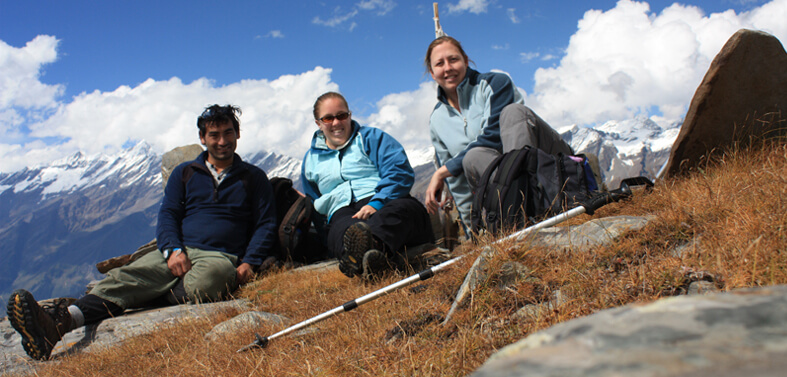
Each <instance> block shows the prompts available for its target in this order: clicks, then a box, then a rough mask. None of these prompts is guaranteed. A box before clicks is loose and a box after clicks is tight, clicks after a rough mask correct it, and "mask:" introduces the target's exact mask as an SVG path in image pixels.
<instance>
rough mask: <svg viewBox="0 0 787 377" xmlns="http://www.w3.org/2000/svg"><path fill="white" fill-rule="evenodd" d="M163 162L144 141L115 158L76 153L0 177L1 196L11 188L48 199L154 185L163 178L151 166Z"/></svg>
mask: <svg viewBox="0 0 787 377" xmlns="http://www.w3.org/2000/svg"><path fill="white" fill-rule="evenodd" d="M160 160H161V159H160V157H159V156H157V155H156V154H155V153H153V151H152V148H151V147H150V145H148V144H147V143H146V142H144V141H142V142H139V143H137V144H136V145H135V146H134V147H132V148H129V149H126V150H123V151H120V152H118V153H116V154H114V155H105V154H96V155H90V156H87V155H85V154H84V153H82V152H76V153H74V154H73V155H71V156H69V157H65V158H62V159H60V160H56V161H54V162H52V163H50V164H47V165H39V166H36V167H34V168H32V169H25V170H22V171H20V172H17V173H14V174H11V175H7V176H0V193H2V192H3V191H5V190H8V189H12V190H13V192H14V193H23V192H40V194H41V195H42V196H43V197H46V196H49V195H54V194H58V193H68V192H72V191H74V190H78V189H83V188H87V187H92V186H97V185H110V186H114V187H123V186H128V185H130V184H133V183H134V182H136V181H137V180H140V179H146V180H149V181H150V182H149V184H155V183H156V181H157V180H158V181H159V182H160V180H161V178H160V175H159V174H158V173H157V172H156V170H157V169H151V166H152V165H153V166H155V165H159V164H160ZM151 171H153V173H151Z"/></svg>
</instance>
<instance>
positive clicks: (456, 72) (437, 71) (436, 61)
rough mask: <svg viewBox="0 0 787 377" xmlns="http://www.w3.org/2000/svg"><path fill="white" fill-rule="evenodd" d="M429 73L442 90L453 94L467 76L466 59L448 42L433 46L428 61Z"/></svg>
mask: <svg viewBox="0 0 787 377" xmlns="http://www.w3.org/2000/svg"><path fill="white" fill-rule="evenodd" d="M429 60H430V61H429V73H431V74H432V78H433V79H434V81H436V82H437V85H440V87H441V88H443V90H445V91H446V92H448V93H449V95H450V94H451V93H455V92H456V87H457V86H459V83H461V82H462V80H464V79H465V74H467V59H466V58H465V57H464V56H463V55H462V52H461V51H460V50H459V48H457V47H456V46H454V45H453V44H452V43H450V42H443V43H440V44H439V45H437V46H434V48H433V49H432V53H431V55H430V59H429Z"/></svg>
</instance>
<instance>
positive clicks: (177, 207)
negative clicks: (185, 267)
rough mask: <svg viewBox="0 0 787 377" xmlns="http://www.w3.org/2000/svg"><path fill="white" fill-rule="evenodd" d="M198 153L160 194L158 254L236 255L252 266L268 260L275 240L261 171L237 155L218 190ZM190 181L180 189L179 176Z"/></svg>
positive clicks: (270, 199) (268, 192)
mask: <svg viewBox="0 0 787 377" xmlns="http://www.w3.org/2000/svg"><path fill="white" fill-rule="evenodd" d="M207 156H208V153H207V152H203V153H202V154H201V155H200V156H199V157H197V159H195V160H194V161H191V162H185V163H183V164H180V165H178V166H177V167H176V168H175V169H174V170H173V171H172V174H171V175H170V177H169V181H168V182H167V186H166V188H165V189H164V199H163V200H162V202H161V209H160V210H159V216H158V225H157V226H156V238H157V242H158V247H159V248H160V249H165V248H175V247H183V246H189V247H195V248H199V249H204V250H212V251H222V252H225V253H228V254H233V255H237V256H238V257H239V260H240V263H248V264H250V265H253V266H258V265H260V264H262V261H263V260H264V259H265V258H266V257H267V256H272V254H273V247H274V243H275V239H276V208H275V201H274V197H273V188H272V187H271V184H270V182H269V181H268V177H267V176H266V175H265V172H263V171H262V169H260V168H258V167H256V166H254V165H251V164H248V163H245V162H243V161H242V160H241V158H240V156H238V155H237V154H236V155H235V156H234V158H233V162H232V166H231V167H230V168H229V169H230V170H229V171H228V173H227V176H226V177H225V178H224V180H222V181H221V184H219V185H218V186H217V185H216V183H215V180H214V179H213V176H212V175H211V173H210V171H209V170H208V167H207V166H206V165H205V159H206V158H207ZM184 174H185V175H186V176H189V175H190V176H191V177H190V178H189V179H188V180H187V181H186V182H185V184H184V182H183V177H184Z"/></svg>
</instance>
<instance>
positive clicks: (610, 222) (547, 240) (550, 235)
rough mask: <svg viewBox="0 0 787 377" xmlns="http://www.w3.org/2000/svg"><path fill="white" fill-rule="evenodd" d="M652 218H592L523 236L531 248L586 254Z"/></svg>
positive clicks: (636, 228) (640, 226)
mask: <svg viewBox="0 0 787 377" xmlns="http://www.w3.org/2000/svg"><path fill="white" fill-rule="evenodd" d="M654 219H655V217H654V216H646V217H637V216H612V217H605V218H602V219H593V220H590V221H587V222H585V223H583V224H581V225H577V226H556V227H552V228H547V229H542V230H539V231H538V232H531V233H529V234H527V235H526V237H527V239H528V240H529V241H530V242H532V243H531V244H532V245H533V246H543V247H554V248H560V249H571V251H574V252H577V251H586V250H590V249H592V248H595V247H598V246H600V245H605V244H608V243H610V242H612V241H614V240H615V239H616V238H618V237H620V236H621V235H622V234H623V233H625V232H629V231H634V230H638V229H642V228H643V227H644V226H645V225H647V224H648V223H649V222H650V221H652V220H654Z"/></svg>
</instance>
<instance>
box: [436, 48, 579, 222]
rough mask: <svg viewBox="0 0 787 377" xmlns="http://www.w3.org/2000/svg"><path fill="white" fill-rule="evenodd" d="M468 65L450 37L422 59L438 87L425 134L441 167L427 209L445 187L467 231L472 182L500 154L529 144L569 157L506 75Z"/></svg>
mask: <svg viewBox="0 0 787 377" xmlns="http://www.w3.org/2000/svg"><path fill="white" fill-rule="evenodd" d="M468 62H469V59H468V58H467V54H465V51H464V49H462V45H461V44H460V43H459V41H457V40H456V39H454V38H452V37H448V36H443V37H440V38H437V39H435V40H434V41H433V42H432V43H431V44H430V45H429V48H428V49H427V51H426V58H425V59H424V64H425V65H426V68H427V70H428V71H429V73H430V74H431V76H432V78H433V79H434V80H435V82H437V84H438V89H437V99H438V102H437V105H436V106H435V108H434V110H433V111H432V115H431V118H430V120H429V130H430V135H431V139H432V145H434V148H435V154H436V157H437V159H438V162H439V164H440V167H439V168H438V169H437V171H436V172H435V173H434V174H433V175H432V178H431V180H430V182H429V186H428V188H427V189H426V201H425V202H426V208H427V209H428V210H429V212H430V213H434V212H435V211H436V210H437V209H438V208H439V207H442V206H443V204H444V199H443V197H442V194H443V187H444V185H445V184H446V183H447V184H448V189H449V190H450V191H451V194H452V196H453V197H454V202H455V203H456V206H457V209H458V210H459V214H460V217H461V219H462V222H463V223H464V224H465V226H466V227H468V226H469V225H470V209H471V208H470V207H471V205H472V203H473V197H472V195H473V191H474V190H475V186H476V183H477V181H478V180H479V178H480V177H481V175H482V174H483V173H484V170H486V167H487V166H489V164H490V163H491V162H492V161H493V160H494V159H495V158H496V157H497V156H499V155H500V154H501V153H506V152H509V151H512V150H516V149H520V148H523V147H524V146H525V145H528V146H531V147H536V148H540V149H542V150H544V151H545V152H547V153H550V154H557V153H558V152H561V153H564V154H573V152H572V150H571V147H570V146H569V145H568V144H567V143H566V142H565V141H563V139H562V138H561V137H560V135H559V134H558V133H557V132H556V131H555V130H554V129H552V127H550V126H549V125H548V124H547V123H546V122H544V121H543V120H542V119H541V118H539V117H538V115H536V114H535V113H534V112H533V111H532V110H530V109H529V108H527V107H526V106H524V102H525V101H524V98H523V97H522V95H521V94H520V93H519V90H517V88H516V86H515V85H514V83H513V82H512V81H511V78H510V77H509V76H508V75H506V74H504V73H498V72H488V73H479V72H478V71H476V70H474V69H472V68H470V67H469V66H468Z"/></svg>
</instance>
